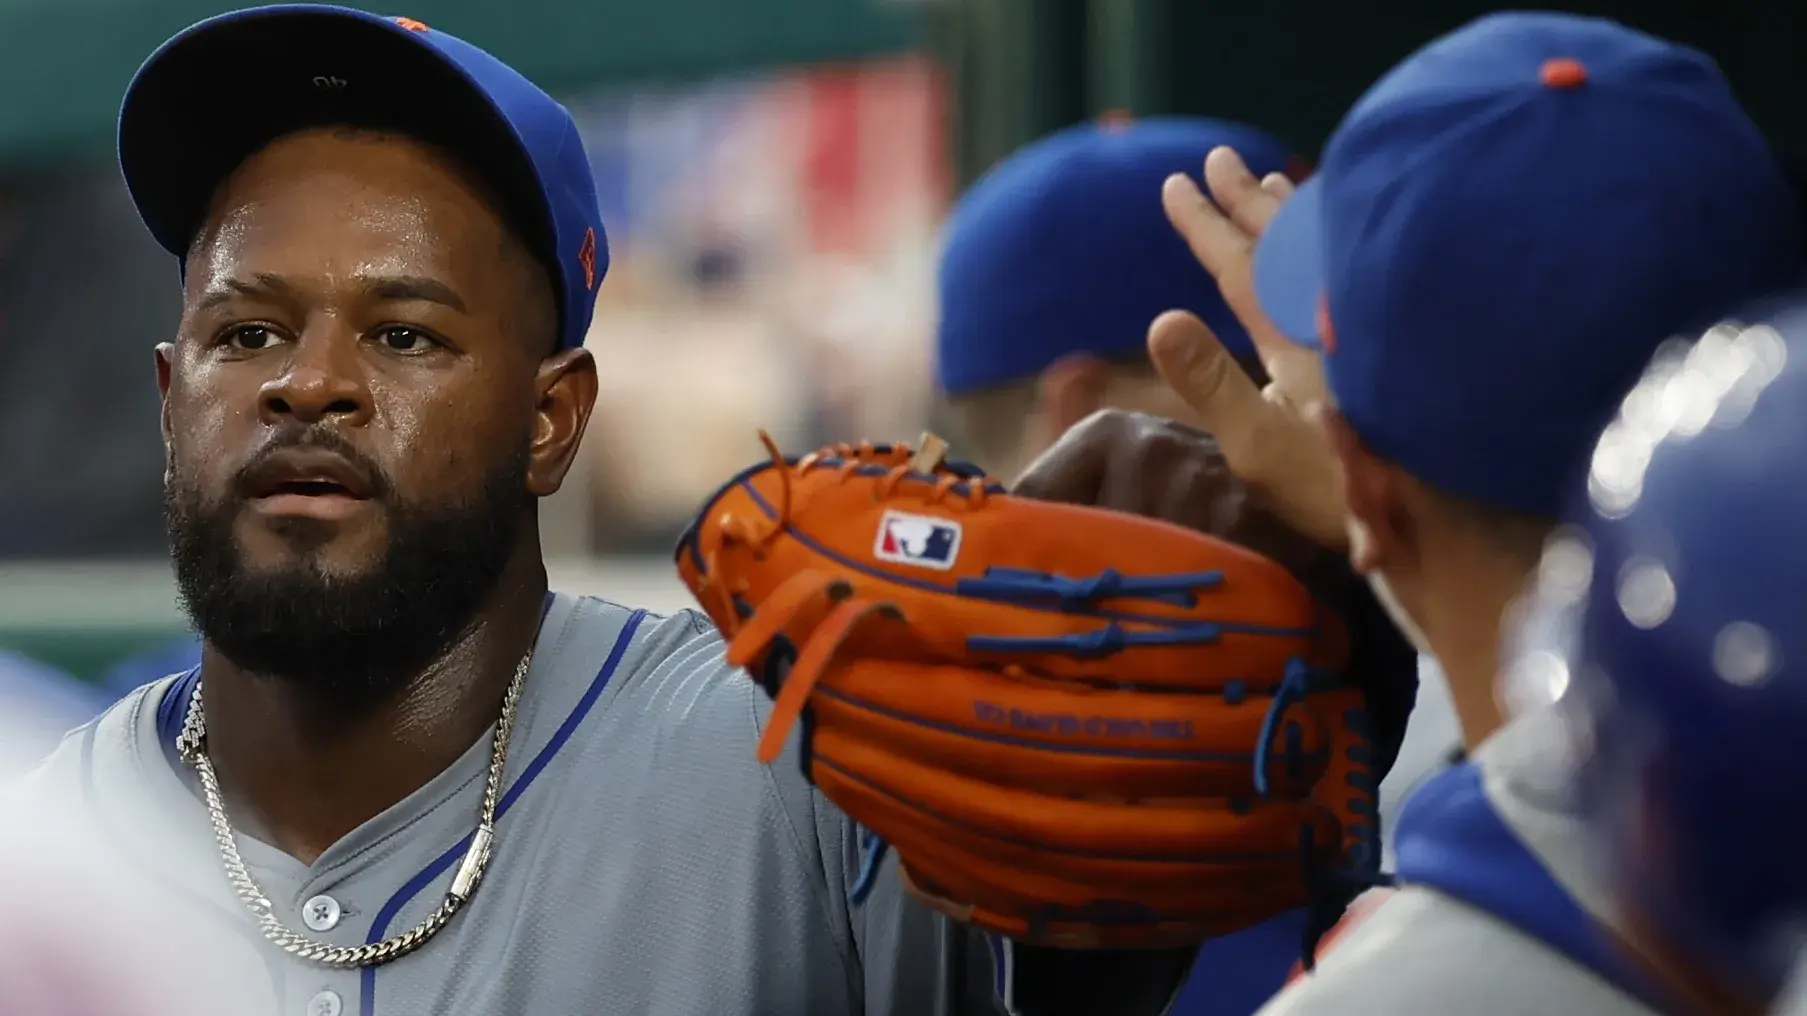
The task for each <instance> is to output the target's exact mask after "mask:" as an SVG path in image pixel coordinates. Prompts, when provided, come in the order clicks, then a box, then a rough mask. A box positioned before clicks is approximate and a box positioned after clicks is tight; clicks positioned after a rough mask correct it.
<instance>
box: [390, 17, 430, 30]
mask: <svg viewBox="0 0 1807 1016" xmlns="http://www.w3.org/2000/svg"><path fill="white" fill-rule="evenodd" d="M395 23H396V24H398V25H400V26H402V27H403V28H406V29H407V30H408V31H410V32H424V31H426V30H427V23H426V22H424V21H416V20H414V19H413V18H396V19H395Z"/></svg>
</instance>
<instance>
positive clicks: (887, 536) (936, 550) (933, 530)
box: [872, 511, 960, 571]
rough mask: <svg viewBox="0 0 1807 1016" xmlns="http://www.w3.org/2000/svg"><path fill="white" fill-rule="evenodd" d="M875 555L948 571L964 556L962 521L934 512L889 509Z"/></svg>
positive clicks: (895, 561) (882, 525)
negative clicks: (942, 517) (961, 537)
mask: <svg viewBox="0 0 1807 1016" xmlns="http://www.w3.org/2000/svg"><path fill="white" fill-rule="evenodd" d="M872 555H873V556H874V557H876V558H878V559H879V560H880V561H891V562H893V563H895V564H907V565H914V566H915V567H918V568H933V569H935V570H936V571H947V570H948V569H949V568H952V567H953V566H954V559H955V558H956V557H958V556H959V555H960V524H959V523H957V522H949V521H948V520H946V519H938V518H935V517H933V516H931V515H911V514H910V513H909V512H899V511H887V512H885V514H884V515H883V516H882V517H881V518H880V519H879V520H878V541H877V542H876V543H874V544H873V547H872Z"/></svg>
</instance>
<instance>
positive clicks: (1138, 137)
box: [935, 118, 1298, 394]
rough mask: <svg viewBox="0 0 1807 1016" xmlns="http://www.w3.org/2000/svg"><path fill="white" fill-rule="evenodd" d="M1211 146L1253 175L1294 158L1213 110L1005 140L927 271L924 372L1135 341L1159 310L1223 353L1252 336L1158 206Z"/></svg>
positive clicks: (1117, 352)
mask: <svg viewBox="0 0 1807 1016" xmlns="http://www.w3.org/2000/svg"><path fill="white" fill-rule="evenodd" d="M1219 145H1229V146H1230V147H1232V148H1234V149H1236V150H1237V151H1238V152H1239V153H1241V155H1242V157H1243V159H1244V160H1246V161H1247V162H1248V164H1249V168H1250V169H1252V170H1254V171H1255V172H1256V173H1259V174H1263V175H1265V174H1267V173H1273V172H1284V171H1287V170H1289V169H1291V170H1296V169H1297V168H1298V163H1297V160H1295V159H1293V158H1292V157H1291V156H1290V155H1289V154H1288V152H1287V149H1286V146H1285V145H1283V144H1281V143H1280V141H1279V140H1277V139H1275V138H1274V137H1272V136H1270V135H1268V134H1266V133H1264V132H1262V131H1259V130H1256V129H1255V128H1253V127H1247V126H1244V125H1242V124H1236V123H1228V122H1225V121H1221V120H1206V119H1189V118H1170V119H1151V120H1128V121H1107V122H1104V123H1100V124H1085V125H1082V126H1077V127H1069V128H1067V129H1065V130H1062V131H1059V132H1056V133H1054V134H1051V135H1048V136H1047V137H1044V138H1042V139H1040V140H1038V141H1035V142H1032V143H1030V144H1029V145H1027V146H1025V147H1024V148H1022V149H1020V150H1018V151H1017V152H1016V153H1015V154H1013V155H1011V156H1010V157H1009V158H1008V159H1005V160H1004V161H1003V162H1000V163H999V164H998V165H996V166H994V167H992V168H991V170H990V171H988V172H987V173H986V174H985V175H984V176H982V177H981V178H980V179H979V180H978V182H977V183H975V184H973V186H972V187H971V188H970V189H969V190H968V191H967V192H966V194H965V195H963V196H962V197H961V199H960V201H959V203H958V204H957V205H956V206H955V208H954V211H953V213H952V216H951V217H950V218H949V220H948V222H947V225H946V234H945V235H946V239H945V241H944V247H943V251H942V255H941V266H940V269H939V272H938V276H937V283H936V285H937V289H938V291H939V297H940V325H939V327H938V329H937V332H936V340H935V341H936V375H937V380H938V381H939V383H940V386H941V388H942V390H943V391H945V392H948V393H950V394H961V393H965V392H971V391H975V390H978V389H983V388H988V387H991V386H994V385H999V384H1005V383H1008V382H1012V381H1016V380H1019V379H1022V378H1027V377H1032V376H1034V375H1035V374H1038V373H1040V372H1041V371H1042V370H1043V369H1044V368H1046V367H1048V366H1049V365H1050V364H1052V363H1054V362H1055V361H1056V360H1059V359H1060V358H1061V357H1063V356H1067V355H1070V354H1073V353H1092V354H1096V355H1100V356H1121V355H1125V354H1134V353H1140V352H1143V351H1144V350H1146V349H1147V341H1148V325H1149V323H1150V322H1152V321H1153V320H1154V319H1155V317H1156V316H1158V315H1159V314H1161V312H1163V311H1167V310H1174V309H1184V310H1189V311H1192V312H1193V313H1194V314H1197V315H1198V316H1199V317H1200V318H1202V319H1203V320H1204V321H1205V323H1206V324H1208V325H1210V326H1211V328H1212V330H1213V331H1215V332H1216V333H1217V335H1218V337H1219V338H1220V339H1222V340H1223V342H1224V344H1225V345H1227V346H1228V347H1229V348H1230V349H1231V351H1233V352H1237V353H1242V354H1250V353H1252V352H1253V345H1252V344H1251V343H1250V341H1249V337H1248V334H1247V333H1246V332H1244V331H1243V329H1242V325H1241V324H1239V323H1238V322H1237V320H1236V315H1234V314H1232V313H1231V312H1230V309H1229V308H1228V307H1227V306H1225V304H1224V302H1223V297H1222V296H1220V295H1219V294H1218V291H1217V284H1216V283H1215V282H1213V281H1212V279H1211V276H1210V274H1209V273H1207V272H1206V271H1205V270H1204V268H1202V267H1201V266H1200V265H1199V263H1198V260H1197V259H1196V258H1194V257H1193V256H1192V252H1191V251H1190V250H1189V249H1188V248H1187V246H1186V242H1185V241H1184V240H1183V239H1181V238H1180V236H1179V234H1177V233H1175V232H1174V230H1173V227H1172V226H1171V225H1170V224H1169V223H1168V222H1167V216H1166V213H1164V212H1163V211H1162V210H1161V182H1162V181H1163V180H1165V179H1166V178H1167V177H1169V176H1171V175H1172V174H1174V173H1189V174H1191V175H1193V176H1194V177H1196V176H1197V175H1198V173H1199V171H1200V168H1201V167H1202V166H1203V164H1204V160H1205V155H1206V154H1207V153H1209V152H1210V151H1211V149H1213V148H1216V147H1218V146H1219Z"/></svg>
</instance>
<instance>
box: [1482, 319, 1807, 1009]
mask: <svg viewBox="0 0 1807 1016" xmlns="http://www.w3.org/2000/svg"><path fill="white" fill-rule="evenodd" d="M1572 521H1573V523H1574V524H1572V525H1569V526H1566V527H1564V528H1562V529H1561V530H1559V531H1558V534H1557V536H1556V537H1555V538H1554V539H1553V540H1552V541H1551V544H1550V546H1549V548H1548V550H1547V552H1546V555H1545V559H1544V563H1543V566H1542V568H1541V570H1540V575H1539V580H1538V583H1537V593H1536V601H1537V604H1538V606H1537V607H1535V608H1534V611H1537V612H1540V613H1542V614H1543V615H1544V617H1545V619H1546V622H1548V621H1549V619H1550V618H1555V619H1556V621H1557V623H1546V624H1545V625H1544V628H1545V630H1546V631H1548V632H1556V633H1558V634H1557V635H1556V636H1555V641H1556V643H1557V644H1556V645H1554V646H1552V647H1547V648H1545V649H1543V650H1537V651H1533V652H1532V653H1530V654H1529V655H1527V656H1524V657H1521V658H1520V659H1519V661H1518V663H1517V665H1516V666H1515V668H1514V671H1515V672H1516V673H1517V674H1519V675H1520V678H1521V680H1522V678H1523V675H1525V674H1527V673H1530V674H1534V675H1535V674H1541V675H1543V676H1544V677H1545V678H1546V679H1547V680H1548V681H1549V682H1550V684H1551V685H1552V686H1554V687H1557V688H1561V689H1565V690H1564V691H1563V694H1562V696H1561V700H1560V702H1561V708H1560V711H1561V712H1562V714H1563V715H1564V716H1565V717H1566V718H1567V719H1568V720H1569V722H1570V730H1571V732H1572V734H1573V742H1572V745H1573V747H1574V749H1575V751H1576V756H1575V761H1576V763H1577V765H1578V773H1579V780H1578V788H1577V789H1578V793H1579V795H1580V798H1581V801H1582V803H1583V807H1584V809H1585V810H1586V812H1587V813H1588V815H1589V817H1590V821H1591V827H1592V828H1593V829H1595V830H1596V831H1597V832H1598V834H1599V845H1600V846H1602V847H1603V848H1604V849H1605V851H1607V854H1606V856H1605V857H1604V858H1603V860H1604V861H1605V866H1606V870H1608V871H1610V872H1612V873H1613V875H1614V877H1616V878H1618V879H1619V884H1618V885H1617V886H1616V889H1617V894H1616V895H1617V898H1618V900H1619V901H1620V903H1621V905H1622V906H1623V908H1624V910H1625V912H1626V916H1627V925H1628V928H1629V929H1630V933H1631V936H1632V938H1633V939H1634V940H1635V941H1637V942H1638V943H1639V944H1640V945H1641V946H1644V947H1646V948H1647V949H1648V951H1649V952H1650V953H1651V955H1652V956H1653V957H1659V958H1660V961H1661V962H1664V963H1670V964H1672V966H1671V967H1670V968H1669V969H1670V970H1671V972H1674V973H1680V972H1682V971H1686V972H1687V973H1689V974H1692V975H1694V976H1693V977H1691V978H1684V979H1685V980H1694V981H1695V982H1696V983H1698V981H1699V977H1698V975H1700V974H1702V973H1705V974H1708V975H1710V977H1709V983H1711V984H1713V985H1714V986H1715V987H1716V988H1723V989H1729V990H1731V991H1733V992H1734V993H1735V994H1736V995H1738V996H1748V998H1749V999H1750V1000H1752V1001H1753V1002H1761V1001H1766V1000H1768V999H1769V998H1771V997H1772V996H1773V994H1774V993H1775V991H1776V990H1777V988H1778V987H1779V985H1780V984H1781V983H1782V981H1783V980H1784V978H1785V977H1786V976H1787V974H1788V971H1789V969H1790V967H1791V966H1792V964H1793V962H1794V960H1795V959H1796V958H1797V956H1798V955H1799V954H1800V949H1801V946H1802V944H1803V941H1804V939H1803V929H1804V928H1807V924H1804V923H1803V922H1804V918H1807V865H1803V864H1802V863H1801V855H1802V851H1803V849H1807V848H1804V846H1803V844H1804V843H1807V837H1803V833H1807V754H1804V752H1803V748H1804V743H1803V742H1807V294H1800V295H1795V296H1790V297H1786V298H1782V299H1779V300H1772V301H1769V302H1767V303H1766V304H1765V305H1764V306H1763V307H1761V308H1758V309H1755V310H1753V311H1752V312H1751V313H1749V314H1746V315H1744V317H1743V318H1742V320H1740V321H1737V322H1729V323H1726V324H1722V325H1720V326H1718V327H1715V328H1713V329H1712V330H1710V331H1708V332H1706V333H1705V334H1704V335H1703V336H1701V337H1700V338H1699V339H1698V340H1697V341H1694V342H1672V343H1670V344H1668V345H1665V346H1664V347H1663V348H1662V349H1661V350H1660V351H1659V352H1658V354H1657V357H1656V359H1655V361H1654V362H1653V363H1652V364H1651V366H1650V368H1649V369H1648V371H1647V372H1646V373H1645V375H1644V377H1643V379H1642V381H1641V382H1640V383H1639V384H1638V386H1637V387H1636V389H1635V390H1633V391H1632V392H1631V393H1630V394H1629V395H1628V396H1626V398H1625V400H1624V402H1623V404H1622V406H1621V408H1620V411H1619V414H1618V417H1617V419H1616V420H1615V421H1614V422H1613V423H1612V424H1611V425H1610V426H1609V427H1608V428H1607V429H1606V431H1605V433H1604V434H1603V435H1602V437H1601V438H1600V441H1599V443H1598V446H1597V448H1596V450H1595V452H1594V456H1593V459H1592V463H1591V468H1590V471H1589V476H1588V484H1587V495H1586V501H1585V505H1584V506H1583V507H1582V508H1581V510H1580V511H1578V512H1577V513H1576V515H1575V518H1574V519H1573V520H1572ZM1797 738H1798V739H1801V740H1800V742H1797ZM1676 961H1679V962H1676Z"/></svg>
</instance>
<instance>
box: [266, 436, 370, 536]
mask: <svg viewBox="0 0 1807 1016" xmlns="http://www.w3.org/2000/svg"><path fill="white" fill-rule="evenodd" d="M374 486H375V484H374V483H373V482H372V481H371V478H370V476H369V474H368V473H366V472H365V471H364V470H362V469H360V468H358V467H357V466H356V465H354V464H353V463H352V462H351V461H350V460H349V459H347V458H345V457H344V456H342V455H339V454H338V453H336V452H331V451H328V450H326V449H324V448H290V449H284V450H282V451H279V452H276V453H275V454H273V455H271V456H269V457H268V458H266V459H264V460H263V461H261V462H259V463H258V464H257V465H256V466H255V467H253V468H252V469H251V471H250V472H249V474H248V475H247V476H246V477H245V480H244V490H245V493H246V495H247V496H248V498H249V500H250V502H251V507H252V508H253V509H254V510H255V511H256V512H257V513H258V514H260V515H266V516H280V517H305V518H318V519H340V518H345V517H347V516H349V515H352V514H355V513H356V512H358V511H361V510H363V509H364V508H365V507H366V506H367V505H368V504H369V503H370V493H371V490H372V489H373V488H374Z"/></svg>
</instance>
